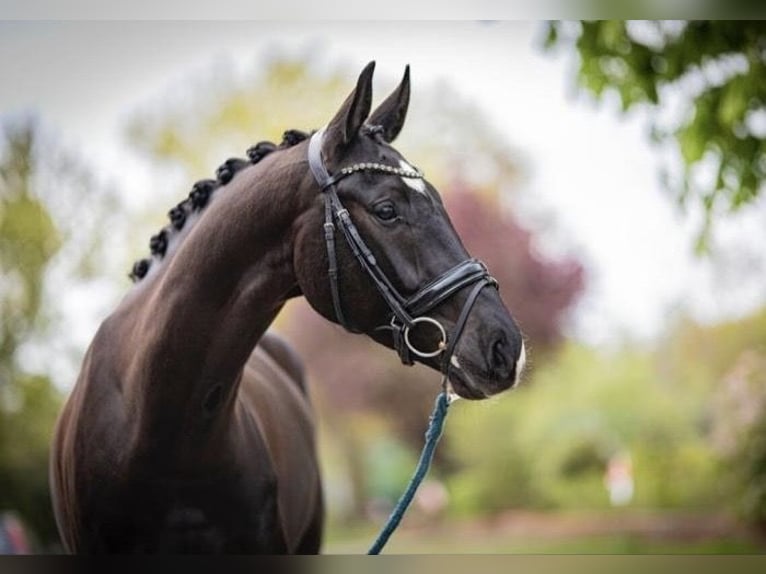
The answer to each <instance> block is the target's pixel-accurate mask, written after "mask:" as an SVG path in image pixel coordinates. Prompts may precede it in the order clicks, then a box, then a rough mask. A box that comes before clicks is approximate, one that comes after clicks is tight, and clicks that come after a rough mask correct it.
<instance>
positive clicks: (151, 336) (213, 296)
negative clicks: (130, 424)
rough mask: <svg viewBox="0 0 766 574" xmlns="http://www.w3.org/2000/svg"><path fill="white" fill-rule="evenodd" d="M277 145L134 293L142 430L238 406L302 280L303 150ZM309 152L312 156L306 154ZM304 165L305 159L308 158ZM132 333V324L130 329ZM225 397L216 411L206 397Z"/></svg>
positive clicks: (135, 397)
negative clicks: (250, 367) (247, 375)
mask: <svg viewBox="0 0 766 574" xmlns="http://www.w3.org/2000/svg"><path fill="white" fill-rule="evenodd" d="M303 147H304V146H302V145H301V146H296V148H291V149H288V150H284V151H281V152H279V153H274V154H272V156H269V157H267V158H265V159H264V160H263V161H262V162H261V163H259V164H258V165H256V166H253V167H250V168H247V169H245V170H243V171H241V172H240V173H239V174H238V175H237V176H236V177H235V178H234V179H233V180H232V181H231V182H230V183H229V184H228V185H227V186H225V187H223V188H221V189H219V190H218V191H216V193H215V194H214V196H213V198H212V199H211V202H210V204H209V205H208V206H207V207H206V208H205V210H204V211H203V212H202V214H201V217H200V218H199V220H198V221H197V222H196V223H195V224H194V225H193V227H192V228H191V229H190V230H189V231H188V234H187V235H186V236H185V237H184V238H183V239H182V241H181V243H180V244H179V245H178V246H177V248H175V249H174V251H173V252H172V253H169V254H168V256H167V257H166V258H165V260H164V261H163V262H162V263H161V264H160V265H159V266H158V268H157V269H155V270H153V271H152V273H150V275H148V276H147V277H146V278H145V280H144V281H142V282H141V283H139V284H138V285H137V286H136V287H134V290H135V292H134V293H131V294H129V295H128V296H127V297H126V301H125V302H124V303H125V307H126V309H128V310H129V311H126V310H123V312H122V313H117V314H116V316H118V317H119V316H122V317H126V318H128V322H129V323H130V327H129V328H128V329H127V336H128V337H129V338H130V339H129V341H128V343H129V344H124V341H119V347H120V348H121V349H126V350H127V349H129V352H130V354H131V357H130V359H129V360H128V361H127V363H124V362H123V364H125V371H126V372H125V377H124V378H123V385H124V387H127V388H124V389H123V391H124V392H125V394H126V395H127V396H128V397H130V399H129V402H130V404H131V405H132V406H133V407H134V408H135V409H136V410H137V411H138V412H137V413H136V414H137V417H136V420H139V421H140V423H139V427H140V429H139V434H143V435H144V436H146V438H147V440H148V441H151V442H152V443H153V444H157V441H158V439H159V437H158V436H157V431H158V428H162V429H164V432H168V429H173V430H171V431H170V432H172V433H174V434H175V435H176V436H174V437H170V436H169V437H168V439H169V440H172V441H176V442H175V444H177V439H178V437H180V436H195V435H196V434H197V433H195V432H190V429H189V426H194V425H195V424H198V423H197V421H201V420H205V419H207V420H208V423H207V424H209V420H210V419H211V418H218V419H220V418H221V417H222V416H223V415H224V414H225V413H227V412H228V413H231V409H232V408H233V404H234V400H233V399H234V396H235V395H236V390H237V387H238V384H239V378H240V376H241V373H242V369H243V367H244V365H245V363H246V362H247V359H248V358H249V356H250V354H251V353H252V351H253V349H254V347H255V345H256V344H257V342H258V340H259V339H260V337H261V336H262V335H263V333H264V332H265V331H266V329H267V328H268V326H269V324H270V323H271V322H272V321H273V319H274V318H275V317H276V315H277V313H278V312H279V310H280V309H281V307H282V305H283V304H284V302H285V301H286V300H287V298H289V297H290V295H291V292H294V291H295V289H296V286H297V281H296V278H295V275H294V272H293V268H292V251H293V248H292V236H291V233H292V223H293V221H294V220H295V219H296V218H297V217H298V216H299V215H300V213H301V212H302V210H303V209H304V208H305V206H304V205H302V201H301V194H300V193H299V188H300V186H301V183H302V182H304V181H305V178H306V174H307V169H306V165H305V161H302V158H303V157H305V149H303V150H302V151H301V149H299V148H303ZM301 154H304V155H301ZM301 164H302V165H301ZM123 332H124V331H123ZM213 393H215V396H216V397H218V399H219V400H216V405H212V407H215V408H213V409H212V411H213V412H204V411H205V410H206V409H207V410H210V409H211V405H210V404H208V402H207V401H208V398H209V397H210V396H212V394H213Z"/></svg>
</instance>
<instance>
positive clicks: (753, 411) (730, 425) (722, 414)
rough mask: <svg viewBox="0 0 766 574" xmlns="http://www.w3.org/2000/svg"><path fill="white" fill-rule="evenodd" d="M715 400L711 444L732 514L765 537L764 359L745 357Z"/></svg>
mask: <svg viewBox="0 0 766 574" xmlns="http://www.w3.org/2000/svg"><path fill="white" fill-rule="evenodd" d="M714 398H715V401H714V403H713V415H714V418H713V422H714V424H713V439H714V444H715V446H716V448H717V449H718V452H719V453H720V454H721V456H722V459H723V462H724V464H725V465H726V467H725V468H726V473H725V474H726V477H727V478H728V479H729V480H730V481H731V488H732V489H733V490H734V492H735V494H736V498H735V501H736V502H735V508H736V510H737V511H738V512H739V513H740V514H741V515H742V516H744V517H745V518H746V519H747V520H749V521H750V522H752V523H754V524H755V525H757V526H758V527H759V528H760V529H761V531H762V532H764V533H766V353H764V352H763V350H760V351H757V350H754V349H747V350H745V351H743V352H742V353H741V355H740V356H739V358H738V359H737V361H736V362H735V363H734V365H733V366H732V368H731V370H730V371H729V372H728V373H727V374H726V376H725V377H724V378H723V380H722V381H721V385H720V388H719V389H718V391H717V393H716V394H715V396H714Z"/></svg>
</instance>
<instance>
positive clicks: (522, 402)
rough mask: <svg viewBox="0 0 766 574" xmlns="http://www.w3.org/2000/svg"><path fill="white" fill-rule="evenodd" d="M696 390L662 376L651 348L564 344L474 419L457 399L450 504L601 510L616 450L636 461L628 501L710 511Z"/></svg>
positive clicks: (711, 493) (713, 477)
mask: <svg viewBox="0 0 766 574" xmlns="http://www.w3.org/2000/svg"><path fill="white" fill-rule="evenodd" d="M697 393H699V389H695V387H694V386H693V385H689V384H687V381H684V380H673V379H667V378H665V377H662V376H659V375H658V372H657V367H656V363H655V359H654V357H653V356H652V354H651V353H647V352H638V351H635V350H627V349H626V350H620V351H616V352H613V353H608V354H607V353H603V352H598V351H596V350H594V349H590V348H587V347H583V346H580V345H577V344H574V343H567V344H566V345H565V346H564V348H563V349H562V352H560V353H557V354H556V355H555V356H554V357H551V358H550V360H549V361H547V362H546V363H545V364H541V365H540V366H539V367H538V369H537V371H536V373H535V384H534V385H528V386H522V387H520V388H519V389H518V390H516V391H514V395H513V397H512V400H508V401H496V402H495V401H493V403H494V404H492V403H490V404H489V405H488V406H487V408H485V409H483V410H482V412H481V424H479V423H478V420H477V415H476V414H475V413H471V412H469V409H464V408H461V407H462V405H460V404H458V405H455V407H456V408H455V409H454V412H453V414H452V415H451V420H450V425H449V428H448V431H447V432H448V433H449V437H450V439H451V440H450V441H449V443H448V445H449V447H450V448H451V449H452V450H453V456H455V458H457V459H458V460H460V461H462V463H463V465H462V467H461V468H460V470H459V471H458V472H456V473H454V474H453V475H452V476H451V477H450V479H449V487H450V493H451V494H452V497H453V509H454V511H455V512H466V513H476V512H483V513H495V512H502V511H504V510H507V509H509V508H557V509H578V510H589V509H598V508H602V509H603V508H607V507H609V505H610V500H609V495H608V491H607V489H606V488H605V484H604V478H605V472H606V469H607V465H608V462H609V460H610V459H612V458H613V457H615V455H621V454H623V453H627V454H628V455H629V456H630V458H631V460H632V462H633V469H634V480H635V495H634V497H633V501H632V504H634V505H636V506H638V507H641V508H679V507H681V508H683V507H685V508H694V509H705V508H707V509H712V508H716V507H717V506H718V505H720V503H721V498H722V493H721V492H720V490H719V488H718V484H717V478H718V475H717V474H716V472H717V470H718V469H717V467H716V464H715V457H714V456H713V451H712V447H711V445H710V441H709V440H708V436H707V433H706V432H705V429H703V428H701V427H700V425H699V421H700V419H701V413H700V410H699V409H700V408H701V406H702V405H703V401H701V400H697V398H696V395H697ZM704 396H705V397H707V398H708V399H709V397H710V394H709V393H707V394H706V395H704ZM690 399H691V400H690Z"/></svg>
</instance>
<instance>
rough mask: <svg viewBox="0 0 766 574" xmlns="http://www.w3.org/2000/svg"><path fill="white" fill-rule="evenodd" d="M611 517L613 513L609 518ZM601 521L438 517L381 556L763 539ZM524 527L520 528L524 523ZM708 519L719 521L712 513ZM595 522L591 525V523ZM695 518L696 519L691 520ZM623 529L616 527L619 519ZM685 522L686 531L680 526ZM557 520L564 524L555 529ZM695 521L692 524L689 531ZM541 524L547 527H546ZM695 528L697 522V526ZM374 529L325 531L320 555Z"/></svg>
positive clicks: (342, 550)
mask: <svg viewBox="0 0 766 574" xmlns="http://www.w3.org/2000/svg"><path fill="white" fill-rule="evenodd" d="M611 518H612V519H614V518H615V517H614V516H612V517H611ZM624 518H625V520H624V522H622V521H621V520H617V521H616V522H617V525H615V521H614V520H611V521H610V522H608V523H607V524H606V525H602V524H601V523H599V522H598V520H597V519H596V518H594V516H593V515H592V514H583V515H582V516H578V515H573V514H572V513H567V514H566V515H555V514H546V515H544V520H545V521H546V522H544V523H543V524H541V523H540V520H539V519H538V520H537V522H536V523H535V524H533V522H534V521H535V519H534V518H532V517H526V518H522V520H521V521H516V522H515V523H514V524H513V527H512V528H509V526H508V524H507V523H502V522H501V523H498V522H496V521H493V520H492V519H489V520H483V521H477V520H472V521H444V522H442V523H440V524H438V525H433V526H430V527H417V528H416V527H412V526H409V527H408V526H406V525H404V526H402V527H401V528H400V529H399V530H397V531H396V532H395V533H394V534H393V535H392V537H391V539H390V540H389V543H388V545H387V546H386V548H385V549H384V553H386V554H763V553H766V546H764V542H763V541H762V540H759V539H758V538H756V537H755V536H754V535H753V534H752V533H750V532H749V531H747V530H746V529H743V528H741V527H740V526H739V525H736V523H733V522H732V523H731V524H732V527H731V528H714V529H707V530H706V529H705V528H704V521H706V517H704V516H699V517H696V518H695V517H684V519H683V520H679V518H678V517H672V516H670V517H668V516H665V515H657V516H652V518H651V520H652V521H653V523H656V528H654V527H653V523H649V524H647V521H646V517H642V528H641V529H640V531H636V528H635V522H636V520H635V517H631V516H627V515H626V516H625V517H624ZM525 520H526V522H529V524H530V528H528V529H527V528H525V526H524V521H525ZM711 520H719V522H720V517H713V518H711ZM594 521H595V524H594ZM697 521H699V522H697ZM621 522H622V523H623V524H624V527H621V526H620V523H621ZM687 522H688V528H689V529H688V530H685V529H684V524H686V523H687ZM559 523H561V524H566V527H565V528H561V527H560V525H559ZM695 523H696V525H697V526H698V528H696V529H695ZM546 525H548V529H547V530H546ZM699 526H703V528H702V529H700V528H699ZM377 534H378V530H377V528H376V527H372V526H367V525H365V526H363V527H359V528H344V529H339V528H334V529H331V530H329V531H328V533H327V536H326V537H325V544H324V548H323V553H324V554H364V553H366V552H367V549H368V548H369V546H370V545H371V544H372V541H373V540H374V538H375V537H376V536H377Z"/></svg>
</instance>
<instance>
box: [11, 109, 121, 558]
mask: <svg viewBox="0 0 766 574" xmlns="http://www.w3.org/2000/svg"><path fill="white" fill-rule="evenodd" d="M41 134H42V130H41V129H40V128H39V127H38V126H37V125H36V124H35V122H34V121H32V120H29V119H21V120H16V121H8V122H7V123H6V124H5V125H4V126H3V129H2V130H1V131H0V508H8V509H13V510H16V511H17V512H18V513H19V514H20V516H21V517H22V519H23V520H24V521H25V522H26V524H27V526H29V527H31V528H32V529H33V532H34V535H35V537H36V538H37V539H38V541H39V542H40V543H41V544H43V545H45V546H48V545H50V544H53V543H55V542H56V541H57V540H58V535H57V532H56V527H55V524H54V521H53V514H52V509H51V505H50V497H49V492H48V452H49V447H50V438H51V433H52V429H53V425H54V422H55V419H56V416H57V413H58V410H59V408H60V405H61V400H62V396H61V392H60V391H59V389H57V388H56V386H55V385H54V384H53V381H54V380H56V381H57V382H58V383H60V384H65V383H66V382H69V383H70V384H71V383H72V382H73V381H64V380H62V379H63V378H64V377H65V376H67V375H71V372H72V369H67V368H66V367H62V365H67V366H70V367H71V366H72V365H69V363H73V362H74V361H77V362H79V360H80V358H81V356H82V352H83V350H84V349H83V348H81V347H78V345H77V344H76V343H75V342H73V341H72V340H71V339H72V337H71V335H70V334H71V330H70V331H66V332H65V331H64V330H63V326H64V325H63V323H64V322H65V321H66V320H67V319H68V318H70V317H71V314H72V313H75V314H78V315H79V314H81V311H80V310H77V309H74V310H73V309H65V308H64V300H65V296H64V293H71V292H73V291H77V290H78V289H79V288H84V286H85V285H86V281H85V280H86V279H89V278H92V276H93V274H94V272H95V271H96V269H101V263H102V262H103V260H104V258H105V252H104V247H105V244H104V243H103V242H102V241H101V239H102V238H103V237H104V235H105V234H106V233H107V231H111V229H110V226H109V223H110V222H111V219H110V216H109V215H108V214H109V213H114V212H117V213H119V212H118V211H117V210H113V209H112V208H111V207H112V206H113V205H114V203H115V202H116V196H115V195H114V194H113V193H112V191H111V190H105V189H103V188H101V187H99V186H96V185H95V184H94V181H93V179H92V178H91V176H90V175H89V173H88V171H87V170H86V169H85V168H84V167H82V166H81V165H80V163H79V162H78V161H77V160H76V159H75V158H74V157H73V156H72V155H71V154H69V153H68V152H66V151H65V150H63V149H62V148H60V147H59V146H56V145H54V143H53V142H52V141H51V140H50V139H46V138H45V137H44V136H42V135H41ZM83 203H85V204H86V205H88V212H87V213H86V214H83V213H82V211H81V208H82V205H83ZM105 214H106V215H105ZM99 215H101V216H103V217H100V216H99ZM102 225H103V227H101V226H102ZM62 371H64V372H62Z"/></svg>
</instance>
